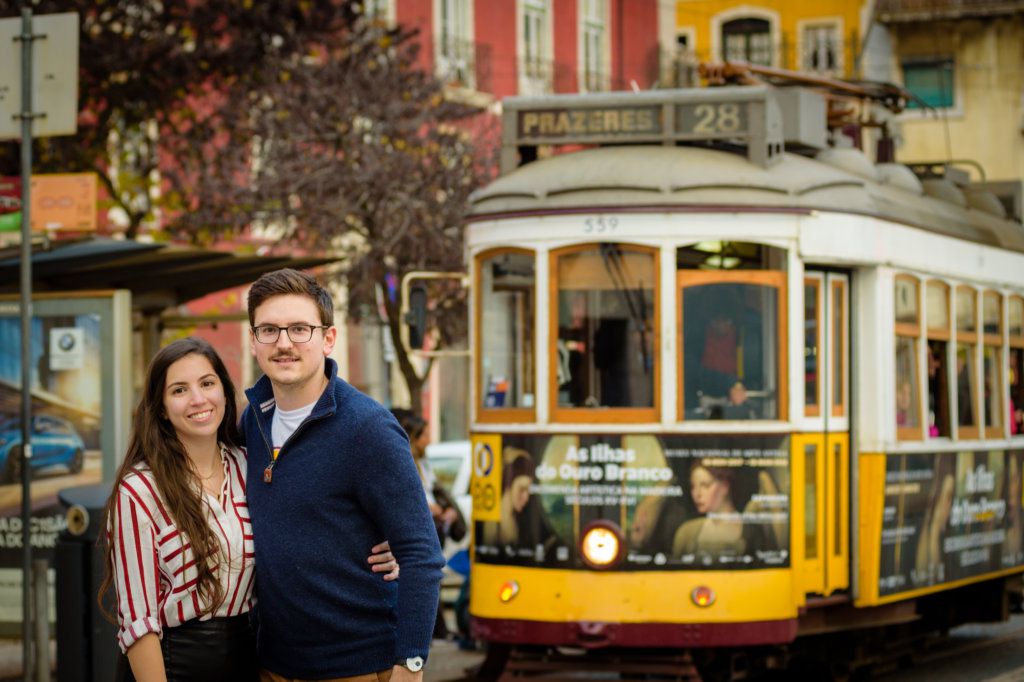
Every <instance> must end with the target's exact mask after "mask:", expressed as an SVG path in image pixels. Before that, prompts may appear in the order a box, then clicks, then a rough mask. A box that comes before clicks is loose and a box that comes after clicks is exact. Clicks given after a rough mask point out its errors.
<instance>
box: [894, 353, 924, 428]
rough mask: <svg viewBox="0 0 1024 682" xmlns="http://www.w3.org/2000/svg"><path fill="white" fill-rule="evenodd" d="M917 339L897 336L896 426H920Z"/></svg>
mask: <svg viewBox="0 0 1024 682" xmlns="http://www.w3.org/2000/svg"><path fill="white" fill-rule="evenodd" d="M917 386H918V384H917V339H911V338H904V337H899V336H898V337H896V426H897V428H899V429H917V428H918V427H919V426H920V418H919V416H918V415H919V414H920V411H921V410H920V402H919V400H918V390H917Z"/></svg>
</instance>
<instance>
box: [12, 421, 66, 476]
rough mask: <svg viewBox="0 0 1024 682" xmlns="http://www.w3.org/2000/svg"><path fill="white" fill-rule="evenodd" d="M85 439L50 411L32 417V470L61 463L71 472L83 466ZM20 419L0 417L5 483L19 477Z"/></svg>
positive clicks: (20, 461) (20, 460) (20, 462)
mask: <svg viewBox="0 0 1024 682" xmlns="http://www.w3.org/2000/svg"><path fill="white" fill-rule="evenodd" d="M84 461H85V443H84V442H83V441H82V437H81V436H79V435H78V431H76V430H75V427H74V426H73V425H72V424H71V422H69V421H68V420H66V419H63V418H61V417H55V416H51V415H43V414H41V415H36V416H35V417H33V418H32V470H33V471H36V470H39V469H42V468H44V467H50V466H54V465H58V464H59V465H63V466H66V467H67V468H68V471H70V472H71V473H73V474H77V473H78V472H79V471H81V470H82V464H83V462H84ZM21 465H22V458H21V419H20V418H19V417H5V418H0V475H2V478H3V481H4V482H5V483H17V482H18V481H20V480H21Z"/></svg>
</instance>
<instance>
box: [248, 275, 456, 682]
mask: <svg viewBox="0 0 1024 682" xmlns="http://www.w3.org/2000/svg"><path fill="white" fill-rule="evenodd" d="M333 316H334V312H333V304H332V302H331V297H330V294H328V293H327V291H325V290H324V289H323V287H321V286H320V285H319V284H317V282H316V281H315V280H314V279H313V278H312V277H310V276H309V275H306V274H305V273H301V272H298V271H295V270H288V269H286V270H277V271H275V272H270V273H267V274H265V275H263V276H262V277H260V278H259V279H258V280H257V281H256V282H255V283H254V284H253V286H252V288H251V289H250V291H249V323H250V325H251V332H250V336H251V339H250V340H251V343H252V354H253V356H254V357H255V358H256V361H257V363H258V364H259V366H260V369H261V370H263V372H264V374H265V375H266V376H264V377H263V378H261V379H260V380H259V381H258V382H256V385H255V386H253V388H251V389H249V390H248V391H246V395H247V396H248V398H249V406H248V407H247V408H246V410H245V412H244V414H243V415H242V429H243V435H244V437H245V440H246V444H247V447H248V455H249V473H248V481H247V486H246V488H247V496H248V501H249V509H250V511H251V516H252V524H253V534H254V544H255V548H256V582H257V585H258V586H259V588H258V590H259V592H258V600H259V601H258V604H259V628H258V635H257V646H258V650H259V658H260V665H261V666H262V668H263V672H262V673H261V680H263V681H264V682H281V681H282V680H284V681H289V680H335V679H341V678H349V677H356V676H359V678H360V680H367V681H372V680H374V679H375V678H376V679H377V680H379V681H380V682H387V681H388V678H389V677H390V681H391V682H419V680H421V678H422V675H423V673H422V668H423V664H424V661H425V659H426V657H427V654H428V652H429V647H430V639H431V632H432V630H433V627H434V617H435V613H436V608H437V604H438V592H439V586H440V580H441V569H442V567H443V566H444V557H443V555H442V554H441V547H440V545H439V543H438V540H437V533H436V532H435V530H434V524H433V521H432V520H431V516H430V512H429V510H428V509H427V504H426V499H425V497H424V495H423V492H422V487H421V486H420V481H419V476H418V474H417V472H416V467H415V465H414V464H413V461H412V458H411V457H410V456H409V442H408V440H407V438H406V436H405V432H404V431H403V430H402V428H401V427H400V426H399V425H398V422H397V421H395V419H394V418H393V417H392V416H391V414H390V413H389V412H388V411H387V410H386V409H384V408H383V407H382V406H381V405H379V404H378V403H376V402H375V401H373V400H372V399H370V398H369V397H367V396H365V395H363V394H362V393H360V392H359V391H357V390H356V389H354V388H353V387H352V386H350V385H349V384H347V383H346V382H345V381H343V380H342V379H341V378H339V377H338V376H337V373H338V367H337V364H336V363H335V362H334V361H333V360H331V359H328V358H327V355H328V354H329V353H330V352H331V350H332V349H333V348H334V342H335V337H336V333H337V330H336V329H335V328H334V326H333ZM385 537H386V538H387V539H388V540H389V541H390V543H391V550H392V552H394V554H395V556H396V557H397V558H398V560H399V561H400V563H401V568H402V575H401V579H400V580H398V581H396V582H390V583H386V582H384V581H381V580H380V578H379V577H377V576H376V575H375V574H374V573H371V572H370V571H367V570H366V568H365V561H366V559H365V557H366V555H367V550H369V549H370V548H371V547H372V546H373V545H374V544H375V543H376V542H377V541H379V539H380V538H385Z"/></svg>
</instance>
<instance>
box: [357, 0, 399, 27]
mask: <svg viewBox="0 0 1024 682" xmlns="http://www.w3.org/2000/svg"><path fill="white" fill-rule="evenodd" d="M363 12H364V13H365V14H366V16H367V17H369V18H371V19H375V20H377V21H381V22H384V23H385V24H387V25H392V24H394V23H395V2H394V0H363Z"/></svg>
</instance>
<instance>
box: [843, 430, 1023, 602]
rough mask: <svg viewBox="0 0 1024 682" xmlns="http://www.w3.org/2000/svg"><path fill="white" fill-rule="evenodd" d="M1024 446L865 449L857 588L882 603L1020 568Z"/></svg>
mask: <svg viewBox="0 0 1024 682" xmlns="http://www.w3.org/2000/svg"><path fill="white" fill-rule="evenodd" d="M1022 473H1024V449H1004V448H993V449H980V450H962V451H958V452H913V453H897V454H891V453H890V454H886V453H861V455H860V480H861V489H860V495H861V500H860V510H861V526H860V529H861V547H860V550H861V558H862V562H861V565H860V567H859V568H860V579H861V582H860V584H861V586H862V589H861V594H860V598H859V600H858V605H861V606H869V605H874V604H884V603H889V602H893V601H898V600H902V599H908V598H913V597H918V596H922V595H927V594H932V593H936V592H941V591H944V590H949V589H951V588H955V587H959V586H962V585H967V584H969V583H975V582H980V581H984V580H989V579H993V578H999V577H1000V576H1005V575H1010V574H1015V573H1020V572H1021V570H1022V569H1024V547H1022V540H1024V514H1022V499H1021V495H1022V491H1021V476H1022Z"/></svg>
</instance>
